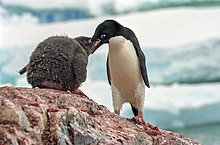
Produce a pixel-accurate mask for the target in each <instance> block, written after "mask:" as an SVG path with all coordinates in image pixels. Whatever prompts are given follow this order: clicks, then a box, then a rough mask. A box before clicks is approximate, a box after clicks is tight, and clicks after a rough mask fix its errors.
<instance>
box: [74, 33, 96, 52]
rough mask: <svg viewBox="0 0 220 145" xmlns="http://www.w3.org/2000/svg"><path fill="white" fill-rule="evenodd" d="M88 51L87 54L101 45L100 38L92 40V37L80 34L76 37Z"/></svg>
mask: <svg viewBox="0 0 220 145" xmlns="http://www.w3.org/2000/svg"><path fill="white" fill-rule="evenodd" d="M74 40H76V41H77V42H78V43H79V44H80V45H81V46H82V47H83V48H84V49H85V50H86V52H87V54H88V55H89V54H91V53H92V52H93V51H94V50H96V49H97V48H98V47H99V43H100V40H97V41H91V38H90V37H86V36H79V37H76V38H74Z"/></svg>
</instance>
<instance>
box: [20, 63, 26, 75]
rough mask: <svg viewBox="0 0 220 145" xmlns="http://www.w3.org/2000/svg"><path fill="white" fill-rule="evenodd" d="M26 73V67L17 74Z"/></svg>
mask: <svg viewBox="0 0 220 145" xmlns="http://www.w3.org/2000/svg"><path fill="white" fill-rule="evenodd" d="M26 71H27V65H26V66H25V67H23V68H22V69H21V70H20V71H19V74H20V75H23V74H24V73H25V72H26Z"/></svg>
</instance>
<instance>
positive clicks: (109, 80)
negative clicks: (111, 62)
mask: <svg viewBox="0 0 220 145" xmlns="http://www.w3.org/2000/svg"><path fill="white" fill-rule="evenodd" d="M108 59H109V57H107V62H106V68H107V76H108V83H109V84H110V85H111V74H110V70H109V66H108Z"/></svg>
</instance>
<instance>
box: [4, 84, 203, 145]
mask: <svg viewBox="0 0 220 145" xmlns="http://www.w3.org/2000/svg"><path fill="white" fill-rule="evenodd" d="M8 144H11V145H18V144H19V145H20V144H21V145H31V144H36V145H41V144H58V145H81V144H82V145H84V144H92V145H96V144H131V145H135V144H137V145H139V144H149V145H151V144H152V145H168V144H169V145H174V144H175V145H191V144H192V145H197V144H198V145H199V143H197V142H195V141H193V140H191V139H189V138H187V137H184V136H182V135H179V134H177V133H173V132H170V131H165V130H160V129H158V128H157V127H154V126H152V125H150V124H147V125H146V126H143V125H138V124H134V123H133V122H130V121H128V119H126V118H123V117H121V116H119V115H117V114H114V113H112V112H110V111H109V110H108V109H107V108H106V107H105V106H102V105H98V104H97V103H96V102H94V101H92V100H91V99H89V98H88V97H87V96H85V95H82V94H80V95H79V94H72V93H70V92H63V91H58V90H52V89H38V88H34V89H32V88H15V87H1V88H0V145H8Z"/></svg>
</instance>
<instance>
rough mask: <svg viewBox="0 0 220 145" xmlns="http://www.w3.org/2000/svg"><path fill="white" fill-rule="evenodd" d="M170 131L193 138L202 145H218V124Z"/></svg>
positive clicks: (219, 134)
mask: <svg viewBox="0 0 220 145" xmlns="http://www.w3.org/2000/svg"><path fill="white" fill-rule="evenodd" d="M171 131H175V132H178V133H180V134H184V135H185V136H187V137H189V138H193V139H194V140H196V141H199V142H200V143H202V144H204V145H219V143H220V124H209V125H203V126H194V127H187V128H183V129H172V130H171Z"/></svg>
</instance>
